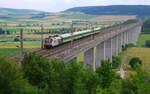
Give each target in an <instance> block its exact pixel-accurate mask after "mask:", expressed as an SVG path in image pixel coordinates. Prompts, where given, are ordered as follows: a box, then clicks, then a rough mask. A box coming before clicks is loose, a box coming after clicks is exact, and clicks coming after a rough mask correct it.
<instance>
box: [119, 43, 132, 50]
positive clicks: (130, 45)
mask: <svg viewBox="0 0 150 94" xmlns="http://www.w3.org/2000/svg"><path fill="white" fill-rule="evenodd" d="M134 46H135V45H134V44H132V43H130V44H126V45H125V46H124V45H122V51H126V50H127V48H131V47H134Z"/></svg>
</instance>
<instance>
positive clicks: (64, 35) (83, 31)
mask: <svg viewBox="0 0 150 94" xmlns="http://www.w3.org/2000/svg"><path fill="white" fill-rule="evenodd" d="M99 29H100V28H94V31H96V30H99ZM91 31H92V30H91V29H87V30H82V31H78V32H74V33H73V35H78V34H82V33H87V32H91ZM59 36H60V37H62V38H66V37H70V36H71V33H67V34H62V35H59Z"/></svg>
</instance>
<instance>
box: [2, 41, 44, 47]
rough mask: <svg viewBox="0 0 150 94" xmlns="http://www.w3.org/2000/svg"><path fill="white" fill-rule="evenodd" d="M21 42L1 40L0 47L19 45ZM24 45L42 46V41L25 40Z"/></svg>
mask: <svg viewBox="0 0 150 94" xmlns="http://www.w3.org/2000/svg"><path fill="white" fill-rule="evenodd" d="M19 46H20V42H0V48H2V47H4V48H5V47H10V48H11V47H13V48H14V47H19ZM24 47H30V48H35V47H41V42H40V41H24Z"/></svg>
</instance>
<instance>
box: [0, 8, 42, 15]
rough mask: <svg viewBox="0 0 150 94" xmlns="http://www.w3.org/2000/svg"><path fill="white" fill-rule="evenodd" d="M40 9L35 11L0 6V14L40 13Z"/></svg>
mask: <svg viewBox="0 0 150 94" xmlns="http://www.w3.org/2000/svg"><path fill="white" fill-rule="evenodd" d="M40 13H43V12H42V11H36V10H31V9H12V8H0V15H29V14H40Z"/></svg>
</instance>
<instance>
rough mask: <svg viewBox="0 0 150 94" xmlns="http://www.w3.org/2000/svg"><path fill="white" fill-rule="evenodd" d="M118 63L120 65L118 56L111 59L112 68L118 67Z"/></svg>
mask: <svg viewBox="0 0 150 94" xmlns="http://www.w3.org/2000/svg"><path fill="white" fill-rule="evenodd" d="M120 63H121V58H120V57H119V56H116V57H115V56H113V57H112V67H113V68H117V67H119V65H120Z"/></svg>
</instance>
